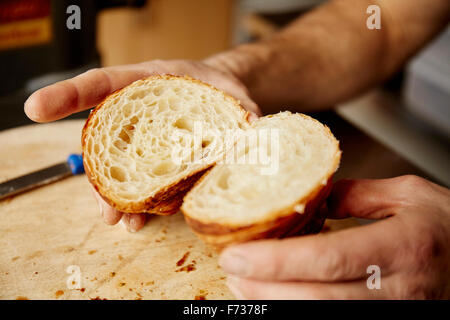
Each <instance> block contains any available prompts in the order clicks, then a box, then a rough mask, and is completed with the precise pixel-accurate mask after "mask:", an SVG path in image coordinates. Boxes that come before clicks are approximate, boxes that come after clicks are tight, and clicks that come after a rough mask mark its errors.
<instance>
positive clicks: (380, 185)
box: [327, 176, 411, 219]
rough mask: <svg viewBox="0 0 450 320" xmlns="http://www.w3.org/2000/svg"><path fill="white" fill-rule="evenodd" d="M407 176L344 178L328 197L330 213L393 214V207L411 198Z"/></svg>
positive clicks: (337, 215)
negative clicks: (376, 178) (373, 178)
mask: <svg viewBox="0 0 450 320" xmlns="http://www.w3.org/2000/svg"><path fill="white" fill-rule="evenodd" d="M407 181H408V176H402V177H397V178H392V179H378V180H371V179H362V180H350V179H344V180H340V181H338V182H336V183H335V184H334V185H333V189H332V190H331V194H330V196H329V197H328V200H327V206H328V217H329V218H334V219H342V218H348V217H358V218H366V219H381V218H386V217H388V216H392V215H394V213H395V212H394V210H393V209H394V208H395V207H397V206H399V205H401V204H405V203H407V202H409V200H408V195H409V194H410V193H411V190H410V189H411V188H409V187H408V183H407Z"/></svg>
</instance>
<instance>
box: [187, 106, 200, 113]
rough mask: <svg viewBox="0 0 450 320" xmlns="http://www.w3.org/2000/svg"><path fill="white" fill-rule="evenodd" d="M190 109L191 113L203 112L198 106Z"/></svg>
mask: <svg viewBox="0 0 450 320" xmlns="http://www.w3.org/2000/svg"><path fill="white" fill-rule="evenodd" d="M190 111H191V113H195V114H198V113H200V112H201V111H200V109H199V108H198V107H192V108H191V110H190Z"/></svg>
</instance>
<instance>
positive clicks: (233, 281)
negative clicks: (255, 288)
mask: <svg viewBox="0 0 450 320" xmlns="http://www.w3.org/2000/svg"><path fill="white" fill-rule="evenodd" d="M226 284H227V287H228V289H230V291H231V293H232V294H233V295H234V297H235V298H236V299H237V300H244V299H245V298H244V295H243V294H242V292H241V290H239V279H237V278H235V277H233V276H228V277H227V281H226Z"/></svg>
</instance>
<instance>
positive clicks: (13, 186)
mask: <svg viewBox="0 0 450 320" xmlns="http://www.w3.org/2000/svg"><path fill="white" fill-rule="evenodd" d="M81 173H84V167H83V157H82V156H81V154H70V155H69V156H68V157H67V161H66V162H62V163H59V164H55V165H54V166H51V167H47V168H45V169H42V170H38V171H34V172H31V173H29V174H26V175H23V176H20V177H17V178H14V179H11V180H8V181H5V182H3V183H1V184H0V200H2V199H4V198H7V197H10V196H14V195H16V194H19V193H22V192H25V191H29V190H31V189H34V188H37V187H40V186H43V185H46V184H49V183H52V182H55V181H58V180H61V179H64V178H67V177H69V176H72V175H77V174H81Z"/></svg>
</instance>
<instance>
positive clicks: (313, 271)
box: [219, 176, 450, 299]
mask: <svg viewBox="0 0 450 320" xmlns="http://www.w3.org/2000/svg"><path fill="white" fill-rule="evenodd" d="M328 210H329V212H328V217H329V218H334V219H343V218H348V217H357V218H364V219H373V220H378V221H376V222H374V223H372V224H369V225H365V226H359V227H355V228H350V229H345V230H341V231H336V232H329V233H322V234H319V235H311V236H303V237H296V238H289V239H283V240H273V239H272V240H260V241H254V242H249V243H245V244H240V245H236V246H232V247H229V248H226V249H225V250H224V251H223V252H222V254H221V257H220V260H219V264H220V265H221V267H222V269H223V270H224V271H225V272H226V273H227V274H228V275H229V276H228V279H227V282H228V286H229V287H230V289H231V291H232V292H233V293H234V295H235V296H236V297H237V298H240V299H449V298H450V273H449V272H448V270H450V248H449V244H450V190H449V189H447V188H444V187H441V186H438V185H436V184H434V183H431V182H429V181H427V180H425V179H422V178H420V177H417V176H402V177H397V178H393V179H382V180H341V181H339V182H337V183H336V184H335V185H334V187H333V190H332V192H331V195H330V197H329V199H328ZM370 265H377V266H379V267H380V270H381V289H373V290H369V289H368V287H367V279H368V277H369V276H370V274H368V273H367V267H369V266H370Z"/></svg>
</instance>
